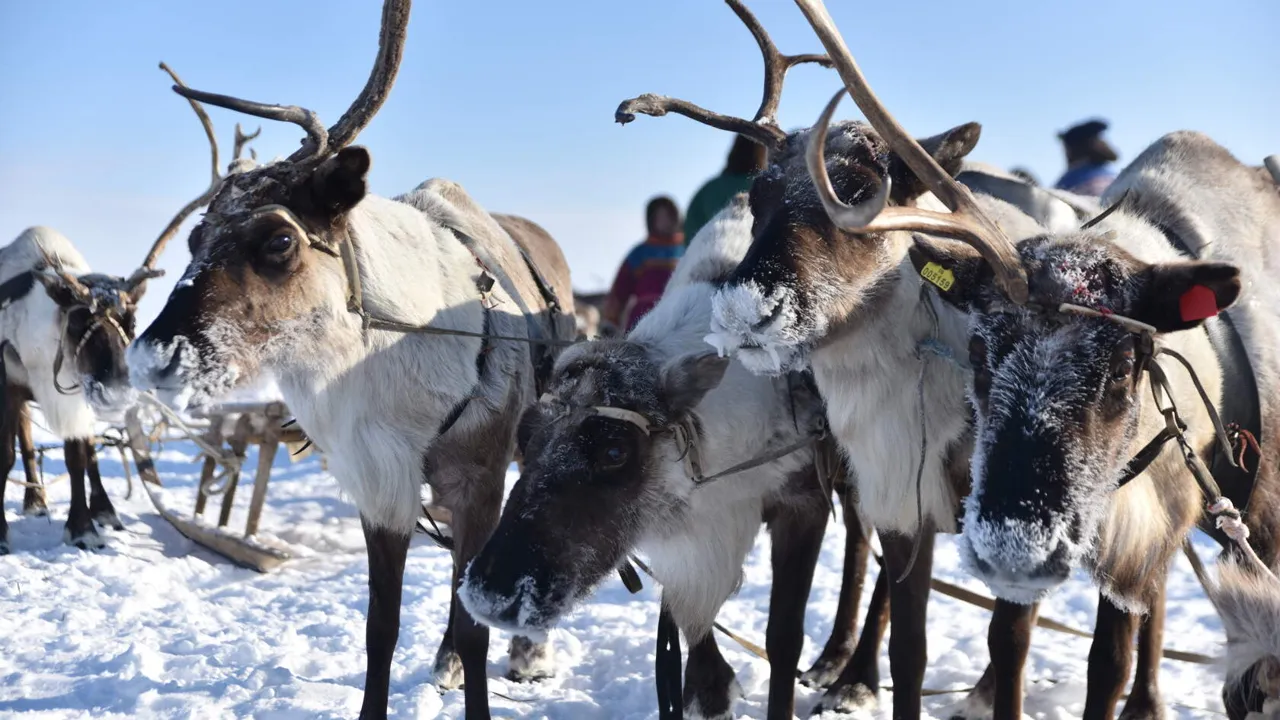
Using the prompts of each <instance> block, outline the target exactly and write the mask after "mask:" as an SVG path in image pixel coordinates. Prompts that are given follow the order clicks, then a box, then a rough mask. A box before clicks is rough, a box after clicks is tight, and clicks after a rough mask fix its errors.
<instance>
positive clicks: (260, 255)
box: [129, 0, 574, 718]
mask: <svg viewBox="0 0 1280 720" xmlns="http://www.w3.org/2000/svg"><path fill="white" fill-rule="evenodd" d="M409 10H410V3H409V2H408V1H407V0H388V1H387V2H386V3H385V4H384V6H383V11H382V28H381V35H380V40H379V50H378V57H377V60H376V62H375V64H374V68H373V71H372V73H371V74H370V77H369V80H368V82H367V84H366V85H365V87H364V89H363V91H362V92H361V93H360V95H359V96H358V97H357V99H356V100H355V102H354V103H353V104H352V106H351V107H350V108H349V109H348V111H347V112H346V114H344V115H343V117H342V118H341V119H340V120H339V121H338V122H337V124H335V125H334V126H332V127H330V128H328V129H326V128H325V127H324V126H323V124H322V123H321V122H320V120H319V119H318V118H317V117H316V115H315V114H314V113H312V112H311V111H309V110H304V109H302V108H299V107H293V106H276V105H265V104H261V103H254V102H249V101H245V100H239V99H235V98H231V97H227V96H222V95H213V94H210V93H204V92H199V91H194V90H190V89H186V88H183V87H175V90H176V91H177V92H179V94H181V95H183V96H184V97H188V98H193V99H197V100H200V101H202V102H205V103H209V104H213V105H218V106H221V107H227V108H230V109H233V110H237V111H241V112H245V113H248V114H251V115H256V116H259V117H264V118H268V119H273V120H282V121H287V122H292V123H295V124H297V125H299V126H300V127H302V128H303V129H304V130H305V131H306V133H307V140H306V142H305V144H304V146H303V147H302V149H300V150H299V151H297V152H295V153H294V154H293V155H292V156H290V157H289V158H287V159H286V160H284V161H281V162H276V163H272V164H269V165H265V166H262V167H257V168H253V169H247V170H245V171H244V172H240V173H236V174H233V175H231V176H229V177H228V178H227V179H226V181H224V182H223V183H222V185H221V187H220V188H219V190H218V191H217V193H216V195H215V196H214V198H213V200H212V202H211V203H210V205H209V209H208V210H207V212H206V213H205V215H204V218H203V220H202V221H201V223H200V224H199V225H198V226H197V227H196V228H195V229H194V230H193V231H192V234H191V237H190V239H189V245H190V247H191V248H192V251H193V257H192V261H191V263H190V265H189V266H188V268H187V271H186V273H185V274H184V276H183V277H182V279H181V280H180V281H179V282H178V284H177V286H176V287H175V288H174V290H173V292H172V294H171V295H170V297H169V299H168V301H167V302H166V304H165V307H164V309H163V310H162V311H161V313H160V315H159V316H158V317H157V318H156V320H155V322H154V323H152V325H151V326H150V327H149V328H147V330H146V332H144V333H143V334H142V336H140V337H139V338H138V340H137V341H136V342H135V343H134V344H133V345H132V346H131V348H130V350H129V363H130V373H131V377H132V379H133V381H134V383H135V384H136V385H137V386H138V387H139V388H140V389H144V390H146V389H151V390H155V391H157V392H158V393H159V394H160V396H161V397H162V398H164V399H166V400H167V401H169V402H171V403H172V404H174V405H177V406H182V405H191V404H204V403H208V402H209V401H211V400H212V399H213V398H215V397H216V396H218V395H219V394H221V393H223V392H225V391H226V390H228V389H230V388H232V387H234V386H236V385H237V384H239V383H243V382H246V381H250V380H252V379H253V378H254V377H255V376H258V375H259V374H260V373H263V372H266V371H270V372H271V374H272V375H273V376H274V377H275V378H276V379H277V381H278V384H279V387H280V390H281V392H282V394H283V396H284V400H285V401H286V402H287V403H288V405H289V407H290V409H291V410H292V411H293V412H294V413H295V415H296V416H297V418H298V420H299V422H300V423H301V424H302V425H303V426H304V427H305V428H306V429H307V433H308V435H310V436H312V437H314V438H315V440H316V442H317V444H319V445H320V446H322V447H324V449H325V452H326V455H327V458H328V461H329V463H330V468H331V470H332V471H333V474H334V475H335V476H336V477H337V478H338V482H339V485H340V487H341V488H342V489H343V491H344V492H345V493H346V494H347V495H349V496H350V497H351V498H352V499H353V500H354V502H355V504H356V506H357V507H358V509H359V511H360V517H361V523H362V525H363V528H364V533H365V539H366V543H367V545H368V552H369V590H370V598H369V616H368V625H367V631H366V642H367V661H368V664H367V673H366V676H365V695H364V702H363V706H362V708H361V717H364V718H381V717H386V714H387V703H388V695H389V691H390V674H391V660H392V656H393V653H394V650H395V645H396V640H397V637H398V635H399V622H400V599H401V589H402V583H403V572H404V563H405V557H406V553H407V552H408V549H409V539H410V535H411V534H412V532H413V529H414V526H415V522H416V520H417V519H418V517H419V514H420V512H421V507H422V504H421V501H420V496H421V495H420V494H421V490H422V485H423V483H424V482H425V483H427V484H429V485H430V486H431V491H432V495H433V498H434V502H436V503H438V504H440V505H442V506H444V507H445V508H447V509H448V510H449V511H450V512H451V514H452V521H453V526H452V535H453V543H454V551H453V552H454V568H455V571H454V577H455V587H456V580H457V579H459V578H460V577H461V574H462V570H463V568H465V567H466V564H467V562H468V561H469V560H470V559H471V557H472V556H474V555H475V553H476V552H478V551H479V550H480V548H481V546H482V545H483V544H484V542H485V541H486V540H487V539H488V537H489V534H490V532H491V531H492V529H493V527H494V525H495V524H496V523H497V520H498V514H499V511H500V507H501V501H502V490H503V477H504V475H505V472H506V469H507V466H508V465H509V463H510V462H511V457H512V452H513V447H514V444H515V429H516V425H517V422H518V420H519V415H520V412H521V411H522V409H523V408H524V407H525V406H526V405H528V404H529V403H531V402H533V401H534V400H535V399H536V397H537V392H536V383H537V381H538V379H539V378H538V374H539V370H540V367H539V366H540V365H542V364H543V360H544V358H546V357H550V351H549V350H548V346H547V345H546V344H547V343H553V344H554V343H561V342H568V341H571V340H572V338H573V335H574V328H573V321H572V315H571V313H572V301H571V299H570V298H571V295H570V286H569V277H568V270H567V267H566V264H565V261H564V257H563V255H562V254H561V252H560V250H559V248H558V247H557V246H556V245H555V242H554V241H553V240H552V239H551V237H550V236H549V235H547V234H546V233H545V231H543V230H542V229H541V228H539V227H537V226H536V225H534V224H532V223H529V222H528V221H524V220H522V219H519V218H512V217H508V216H496V215H490V214H489V213H488V212H486V211H485V210H484V209H483V208H481V207H480V206H479V205H478V204H476V203H475V201H473V200H472V199H471V198H470V197H469V196H468V195H467V194H466V193H465V191H463V190H462V188H461V187H459V186H457V185H455V184H453V183H449V182H446V181H441V180H432V181H429V182H427V183H424V184H423V185H421V186H419V187H418V188H416V189H414V190H412V191H411V192H409V193H407V194H405V195H402V196H400V197H398V198H395V199H385V198H381V197H377V196H374V195H370V194H369V193H368V180H367V175H368V171H369V167H370V162H371V161H370V154H369V151H368V150H366V149H365V148H363V147H359V146H352V145H351V142H352V141H353V140H354V139H355V137H356V135H357V134H358V133H359V131H360V130H361V129H362V128H364V126H365V125H366V124H367V123H368V122H369V121H370V120H371V119H372V118H373V116H374V114H375V113H376V112H377V110H378V108H379V107H381V105H382V103H383V101H384V100H385V99H386V96H387V93H388V91H389V90H390V88H391V85H392V82H393V81H394V79H395V75H396V71H397V69H398V67H399V63H400V57H401V55H402V52H403V48H404V41H405V32H406V26H407V23H408V19H409ZM513 236H514V237H513ZM530 258H532V259H530ZM556 298H559V302H560V303H561V304H560V306H559V308H558V309H559V310H560V311H562V312H555V309H556V308H555V306H556ZM349 308H352V309H355V310H358V311H359V313H356V312H352V311H351V310H349ZM420 326H430V327H431V328H432V329H435V330H441V331H444V332H447V333H454V334H447V335H441V334H427V333H425V332H407V333H406V332H402V331H400V329H407V328H410V327H420ZM389 327H390V328H397V330H388V329H384V328H389ZM457 333H461V334H457ZM510 338H520V339H523V340H534V341H535V342H537V343H542V344H530V343H528V342H524V341H515V340H511V339H510ZM488 635H489V631H488V628H486V627H485V626H483V625H480V624H478V623H476V622H475V621H474V620H473V619H472V618H471V616H470V615H469V614H468V613H467V612H466V611H465V610H464V609H462V608H460V607H458V604H457V601H456V592H455V593H454V601H453V602H452V603H451V606H450V624H449V628H448V629H447V630H446V633H445V637H444V639H443V642H442V643H441V646H440V650H439V652H438V654H437V659H436V680H437V682H438V683H440V684H441V685H443V686H445V687H457V686H458V685H460V684H462V683H463V682H464V681H465V692H466V706H467V716H468V717H471V718H487V717H488V716H489V709H488V689H487V681H486V654H487V648H488ZM517 641H519V642H517ZM512 648H513V655H515V656H514V657H513V658H512V666H513V669H515V670H517V671H518V672H520V673H522V676H523V677H531V676H536V675H537V674H539V673H542V672H545V671H546V670H545V667H544V665H545V663H540V660H541V659H543V658H544V656H545V648H544V647H543V646H541V645H534V644H532V643H529V642H527V641H524V640H523V639H520V638H517V639H514V640H513V644H512ZM459 671H460V672H459Z"/></svg>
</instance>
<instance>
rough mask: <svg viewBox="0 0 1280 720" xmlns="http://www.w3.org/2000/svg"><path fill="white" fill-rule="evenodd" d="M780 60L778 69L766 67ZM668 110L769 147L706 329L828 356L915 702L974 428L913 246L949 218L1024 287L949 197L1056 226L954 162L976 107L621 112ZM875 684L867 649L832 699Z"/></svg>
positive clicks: (832, 396)
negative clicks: (937, 554) (813, 150)
mask: <svg viewBox="0 0 1280 720" xmlns="http://www.w3.org/2000/svg"><path fill="white" fill-rule="evenodd" d="M798 4H800V5H801V8H802V9H803V10H804V11H805V13H806V15H807V16H809V17H810V20H811V23H813V24H815V26H817V25H818V24H819V23H820V22H821V21H822V18H824V17H825V10H823V9H822V6H821V3H818V2H813V1H811V0H798ZM825 22H827V23H829V22H830V21H829V19H827V20H826V21H825ZM820 36H821V35H820ZM823 39H824V45H825V46H826V48H827V51H828V53H829V54H830V56H831V59H832V61H833V62H834V63H835V64H836V67H837V68H838V69H841V70H843V68H841V62H842V57H841V55H840V54H839V52H838V51H843V53H844V55H846V56H847V50H844V49H843V45H839V46H834V47H835V49H834V50H833V44H832V43H830V42H827V40H828V39H829V38H823ZM778 73H779V70H776V69H771V70H770V71H769V72H768V73H767V74H768V75H769V76H771V77H772V76H774V75H777V74H778ZM842 74H843V73H842ZM646 97H649V96H646ZM666 110H672V111H675V112H678V113H680V114H683V115H686V116H688V117H690V118H692V119H695V120H698V121H700V122H703V123H705V124H708V125H712V126H713V127H718V128H721V129H726V130H732V131H734V132H738V133H741V134H744V135H747V136H748V137H752V138H754V139H755V140H756V141H757V142H759V143H761V144H763V145H765V146H766V147H767V148H769V149H770V165H769V167H768V168H766V170H765V171H764V172H762V173H761V174H760V176H759V177H758V178H757V179H756V181H755V182H754V184H753V185H752V188H751V191H750V205H751V210H752V213H753V215H754V217H755V222H754V226H753V228H752V233H753V237H754V240H753V243H752V247H751V249H750V250H749V251H748V252H747V254H746V256H745V258H744V259H743V261H742V263H741V264H740V265H739V266H738V267H737V268H736V269H735V270H734V271H733V273H731V274H730V275H729V276H728V278H727V280H726V281H725V283H724V285H723V286H722V287H721V289H720V290H719V291H718V292H717V293H716V295H715V297H714V298H713V314H712V319H711V332H710V333H709V334H708V337H707V340H708V342H710V343H711V344H712V345H713V346H716V347H718V348H719V349H720V351H721V352H722V353H725V354H729V353H732V354H733V355H734V356H735V357H737V358H738V359H739V361H740V362H742V363H743V365H745V366H746V367H747V368H749V369H751V370H752V371H755V372H759V373H763V374H778V373H784V372H790V371H795V370H797V369H800V368H803V367H805V366H810V367H811V368H812V371H813V374H814V377H815V380H816V382H817V385H818V388H819V390H820V392H821V393H822V395H823V398H824V399H825V401H826V403H827V413H828V417H829V419H830V422H831V429H832V433H833V435H834V437H835V438H836V439H837V440H838V441H839V443H840V445H841V447H842V449H843V450H844V453H845V456H846V461H847V462H848V463H849V465H850V466H851V467H852V468H853V470H854V475H855V476H856V477H857V478H858V485H857V496H858V503H859V509H860V514H861V516H862V518H863V520H864V522H867V523H868V524H870V525H872V526H873V527H875V529H876V530H877V531H878V532H879V533H880V539H881V543H882V546H883V549H884V568H885V569H884V572H887V573H888V574H889V577H890V578H892V579H894V580H901V581H900V582H892V583H890V586H889V590H888V594H889V608H890V617H891V622H892V623H893V625H894V632H893V633H892V635H891V637H890V643H889V656H890V670H891V674H892V676H893V688H894V690H893V693H894V697H893V700H894V702H893V712H894V716H895V717H904V718H909V717H916V716H918V715H919V713H920V702H921V686H922V683H923V676H924V668H925V664H926V659H927V654H926V652H925V648H926V635H925V610H926V602H927V598H928V593H929V581H930V570H931V566H932V546H933V537H934V534H935V533H936V532H938V531H942V532H954V531H955V530H956V516H957V513H958V512H959V509H960V508H959V499H960V498H961V497H963V495H964V494H965V490H966V485H967V474H968V473H967V455H968V449H969V447H970V446H971V443H972V440H971V435H970V420H969V418H970V410H969V408H968V406H967V403H966V400H965V393H964V377H965V375H964V372H963V370H962V368H960V367H959V366H958V365H957V364H955V363H953V362H948V361H947V358H948V357H950V358H953V359H954V358H955V356H956V355H960V357H963V348H964V340H965V333H966V329H967V319H966V317H965V316H964V314H963V313H961V312H959V311H957V310H952V309H950V308H949V307H947V306H945V305H943V304H940V303H937V302H935V301H934V300H933V299H932V298H930V297H929V296H928V295H927V294H922V288H921V279H920V276H919V275H918V274H917V273H916V272H915V270H914V269H913V267H912V266H911V263H910V259H909V258H908V256H907V250H908V247H909V245H910V242H911V241H910V234H909V233H910V231H923V232H931V233H942V234H945V235H950V236H960V237H962V238H964V239H968V240H971V241H973V242H979V243H982V244H983V245H984V251H985V252H986V253H989V254H991V255H993V259H994V260H995V261H996V262H995V264H996V267H1001V268H1004V269H1006V270H1008V271H1010V272H1008V273H1006V274H1005V275H1002V276H1001V277H1002V278H1007V279H1008V280H1009V282H1010V284H1011V285H1014V286H1016V285H1017V284H1018V283H1019V282H1020V281H1019V279H1018V276H1017V270H1016V268H1017V265H1016V261H1015V260H1014V258H1016V254H1015V252H1014V250H1013V248H1012V245H1011V244H1010V243H1009V242H1008V240H1007V239H1004V236H1003V235H1002V234H1000V233H999V231H998V230H997V232H995V233H993V234H992V235H990V236H986V237H994V238H996V240H992V241H987V242H984V238H983V237H976V238H975V237H974V236H973V234H972V233H971V232H969V231H968V227H967V226H966V227H964V228H962V229H963V230H964V231H963V232H960V231H959V230H960V229H958V228H957V227H955V225H953V224H951V223H947V222H943V220H947V219H951V218H950V217H949V216H947V215H946V214H945V213H941V212H938V211H940V210H943V209H944V207H943V204H942V203H941V202H939V200H942V201H943V202H948V203H953V204H958V203H964V204H965V205H966V206H968V207H970V208H972V207H975V206H976V205H981V206H982V207H983V208H986V209H988V210H989V211H990V212H992V213H994V214H995V215H996V217H997V218H998V223H999V227H1000V228H1003V230H1004V231H1005V232H1008V233H1009V234H1011V235H1014V236H1015V237H1023V236H1030V235H1034V234H1038V233H1039V232H1041V230H1042V228H1041V227H1040V226H1039V224H1038V223H1036V222H1035V221H1034V220H1033V219H1032V218H1031V217H1029V216H1027V215H1026V214H1025V213H1022V212H1020V211H1018V210H1017V209H1016V208H1014V207H1012V206H1010V205H1008V204H1006V203H1004V202H1001V201H999V200H997V199H995V198H991V197H988V196H983V195H980V196H978V197H977V199H976V200H975V199H974V197H973V196H972V195H971V194H970V193H969V192H968V191H966V190H965V189H964V188H963V187H962V186H960V185H958V184H957V183H956V182H955V181H954V179H953V178H952V177H951V176H952V175H954V174H955V173H957V172H959V170H960V169H961V167H962V162H963V161H964V158H965V156H966V155H968V153H969V152H970V151H971V150H972V149H973V147H974V145H975V144H976V143H977V140H978V135H979V131H980V128H979V126H978V125H977V124H976V123H970V124H967V125H962V126H959V127H957V128H953V129H952V130H949V131H947V132H945V133H942V134H940V135H937V136H935V137H932V138H929V139H927V140H924V141H922V143H921V145H923V148H924V149H922V148H921V145H917V144H916V143H915V141H914V140H912V139H911V138H910V137H909V136H908V135H906V133H905V131H902V130H901V128H899V127H898V126H897V125H896V123H891V122H886V120H889V121H891V118H888V117H887V113H885V112H883V111H881V112H879V113H876V114H873V113H872V112H871V111H870V110H867V109H866V108H865V107H864V111H866V112H867V113H868V116H869V117H870V118H871V119H872V120H873V126H867V125H865V124H862V123H845V124H841V125H840V126H839V127H838V129H837V130H836V131H835V132H833V133H832V136H831V138H830V140H825V138H817V137H812V136H811V134H810V133H809V132H799V133H792V134H787V133H784V132H783V131H782V130H780V129H779V128H778V127H777V125H776V124H775V123H773V122H772V121H771V118H759V117H758V118H757V120H756V121H746V120H742V119H736V118H725V117H723V116H720V115H718V114H716V113H712V112H710V111H707V110H704V109H702V108H698V107H697V106H694V105H692V104H690V103H687V102H685V101H683V100H674V99H665V100H664V101H663V102H654V101H652V100H649V101H647V102H644V103H639V104H638V103H636V101H627V102H624V103H623V105H622V107H620V108H619V115H618V119H619V120H620V121H627V120H630V119H631V115H630V112H632V111H639V112H644V113H646V114H650V115H661V114H664V112H665V111H666ZM824 142H825V143H826V145H827V147H826V150H827V153H828V155H834V156H836V158H835V160H834V161H833V164H834V166H835V167H834V168H833V170H834V173H835V175H836V179H837V183H838V187H839V189H840V191H841V192H840V194H841V195H842V196H843V197H846V198H853V199H857V200H868V199H879V200H890V201H892V202H893V204H894V205H895V206H896V207H895V211H896V212H895V213H891V215H892V216H893V217H894V218H895V220H896V221H897V224H896V225H894V226H882V227H881V228H877V229H876V230H875V231H874V232H864V233H848V232H845V231H843V230H841V229H840V228H839V227H837V226H836V224H835V223H834V222H833V221H832V219H831V218H830V217H829V216H828V214H827V212H826V210H825V208H824V206H823V204H822V203H821V202H820V201H819V197H818V195H817V193H816V192H815V190H814V185H813V182H812V181H811V180H810V178H809V173H808V171H807V168H806V155H805V149H806V144H807V143H813V144H815V145H816V146H819V147H820V146H821V145H822V144H823V143H824ZM939 164H941V167H939V166H938V165H939ZM927 190H932V191H933V192H934V193H936V194H937V197H935V196H934V195H931V194H929V193H927ZM969 215H974V213H972V212H970V213H969ZM966 217H967V216H966ZM983 217H985V216H983ZM955 219H956V220H960V219H961V217H960V216H957V217H956V218H955ZM1001 241H1003V242H1001ZM1021 282H1023V284H1025V281H1021ZM938 354H941V355H942V356H943V357H941V358H939V357H936V355H938ZM913 390H914V391H913ZM1017 615H1018V611H1017V606H1015V605H1013V604H1010V603H1001V604H1000V605H999V607H998V608H997V612H996V614H995V617H994V618H993V621H992V637H993V638H995V637H1000V638H1006V639H1007V638H1009V637H1016V636H1017V635H1018V633H1025V632H1028V631H1029V626H1028V627H1017V626H1015V627H1011V623H1013V622H1014V621H1015V620H1017V619H1018V618H1017ZM993 684H994V679H993V678H992V677H991V672H988V673H986V674H985V675H984V679H983V681H982V682H980V683H979V691H978V692H976V693H975V694H974V696H973V697H972V698H971V707H970V708H969V709H968V710H967V711H966V712H969V713H972V714H975V715H977V714H982V712H983V711H984V706H985V705H988V704H989V702H990V695H991V693H992V692H993ZM877 687H878V683H877V682H876V681H875V678H874V677H871V676H868V674H866V672H865V670H864V669H863V668H862V667H859V666H857V665H855V664H853V663H851V664H850V665H849V666H847V667H846V669H845V671H844V672H843V673H842V676H841V678H840V679H839V680H838V681H837V682H836V684H835V685H833V686H832V687H830V688H829V689H828V691H827V694H826V696H825V697H824V698H823V700H822V701H821V703H820V704H819V706H818V710H819V711H821V710H829V709H830V710H842V711H850V712H852V711H856V710H860V709H869V708H870V707H872V706H873V705H874V703H875V698H876V692H877Z"/></svg>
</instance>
